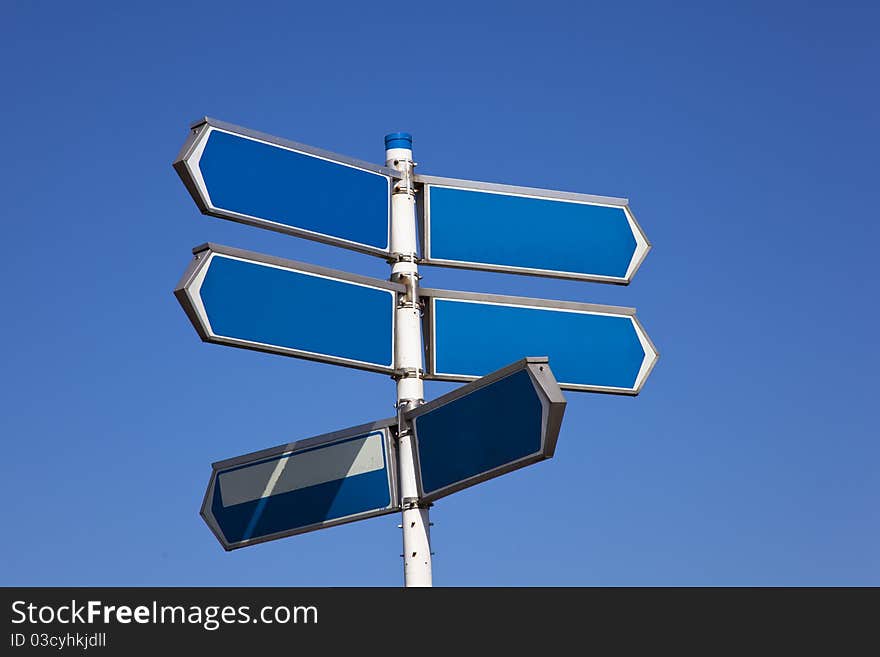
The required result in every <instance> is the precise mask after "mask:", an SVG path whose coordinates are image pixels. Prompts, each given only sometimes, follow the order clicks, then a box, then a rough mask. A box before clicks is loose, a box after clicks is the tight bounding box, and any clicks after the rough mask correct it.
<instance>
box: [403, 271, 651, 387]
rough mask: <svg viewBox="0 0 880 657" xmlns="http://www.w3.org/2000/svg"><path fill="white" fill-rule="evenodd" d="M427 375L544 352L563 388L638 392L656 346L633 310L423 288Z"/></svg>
mask: <svg viewBox="0 0 880 657" xmlns="http://www.w3.org/2000/svg"><path fill="white" fill-rule="evenodd" d="M420 294H422V295H423V297H424V298H425V325H426V326H425V335H426V342H427V372H426V376H425V378H428V379H438V380H445V381H470V380H473V379H476V378H478V377H480V376H483V375H485V374H487V373H489V372H491V371H493V370H494V369H496V368H497V367H500V366H501V365H503V364H504V363H506V362H510V361H511V360H513V359H515V358H517V357H520V356H521V355H522V354H534V353H543V354H547V355H548V356H549V357H550V361H551V362H552V363H553V370H554V373H555V375H556V378H557V380H558V381H559V385H560V387H561V388H562V389H564V390H584V391H592V392H607V393H616V394H624V395H636V394H638V393H639V391H640V390H641V388H642V385H643V384H644V382H645V379H646V378H647V377H648V374H649V373H650V372H651V369H652V368H653V367H654V364H655V363H656V361H657V357H658V354H657V350H656V349H655V347H654V345H653V344H652V343H651V340H650V339H649V338H648V335H647V334H646V333H645V330H644V329H643V328H642V326H641V324H640V323H639V321H638V319H636V316H635V310H634V309H632V308H618V307H615V306H599V305H593V304H586V303H571V302H563V301H549V300H546V299H527V298H523V297H507V296H501V295H494V294H473V293H469V292H451V291H445V290H430V289H427V288H422V289H421V290H420Z"/></svg>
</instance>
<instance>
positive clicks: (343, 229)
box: [174, 119, 395, 256]
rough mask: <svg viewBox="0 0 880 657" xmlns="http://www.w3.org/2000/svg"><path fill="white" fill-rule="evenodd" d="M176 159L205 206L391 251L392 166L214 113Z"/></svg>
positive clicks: (253, 221) (302, 233) (243, 219)
mask: <svg viewBox="0 0 880 657" xmlns="http://www.w3.org/2000/svg"><path fill="white" fill-rule="evenodd" d="M193 130H194V131H193V134H192V135H191V136H190V139H189V140H188V141H187V143H186V144H185V145H184V147H183V150H182V151H181V153H180V155H179V156H178V159H177V161H176V162H175V163H174V168H175V169H176V170H177V172H178V174H179V175H180V177H181V179H182V180H183V182H184V184H185V185H186V187H187V189H188V190H189V191H190V194H192V196H193V199H194V200H195V202H196V204H197V205H198V206H199V208H200V209H201V211H202V212H204V213H205V214H209V215H212V216H215V217H220V218H222V219H231V220H232V221H238V222H240V223H245V224H250V225H253V226H258V227H260V228H268V229H270V230H275V231H279V232H283V233H289V234H292V235H297V236H299V237H306V238H308V239H314V240H317V241H321V242H326V243H328V244H334V245H336V246H343V247H346V248H350V249H354V250H356V251H361V252H364V253H370V254H374V255H380V256H387V253H388V234H389V233H388V231H389V217H390V205H389V204H390V201H389V199H390V185H391V179H392V177H393V176H394V174H395V172H394V171H392V170H391V169H386V168H385V167H380V166H377V165H374V164H369V163H366V162H360V161H357V160H354V159H352V158H348V157H345V156H342V155H337V154H335V153H329V152H327V151H322V150H319V149H316V148H313V147H310V146H306V145H304V144H297V143H295V142H290V141H286V140H284V139H279V138H278V137H272V136H270V135H263V134H260V133H255V132H253V131H250V130H247V129H246V128H240V127H238V126H232V125H229V124H226V123H221V122H219V121H214V120H213V119H206V120H205V121H204V122H202V123H200V124H197V125H196V126H194V128H193Z"/></svg>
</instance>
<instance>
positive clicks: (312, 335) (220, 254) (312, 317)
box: [175, 244, 402, 373]
mask: <svg viewBox="0 0 880 657" xmlns="http://www.w3.org/2000/svg"><path fill="white" fill-rule="evenodd" d="M399 289H402V288H401V286H399V285H396V284H393V283H388V282H386V281H379V280H376V279H371V278H366V277H362V276H356V275H354V274H346V273H343V272H337V271H334V270H330V269H325V268H323V267H316V266H313V265H307V264H304V263H297V262H293V261H289V260H283V259H280V258H272V257H270V256H264V255H260V254H257V253H251V252H248V251H242V250H240V249H233V248H229V247H222V246H218V245H211V244H209V245H205V246H204V247H201V250H199V251H198V252H197V253H196V258H195V260H194V261H193V263H192V264H191V265H190V267H189V269H188V270H187V272H186V273H185V274H184V277H183V279H182V280H181V281H180V283H179V285H178V288H177V289H176V290H175V295H176V296H177V298H178V300H179V301H180V303H181V305H182V306H183V308H184V310H185V311H186V313H187V315H188V316H189V318H190V321H192V323H193V326H195V328H196V331H198V333H199V335H200V336H201V338H202V339H203V340H205V341H206V342H215V343H219V344H225V345H230V346H234V347H244V348H246V349H255V350H257V351H267V352H270V353H276V354H283V355H287V356H296V357H298V358H306V359H309V360H317V361H322V362H328V363H334V364H337V365H346V366H349V367H355V368H359V369H365V370H371V371H378V372H385V373H390V372H391V371H392V370H393V358H394V348H393V336H394V309H395V292H396V291H398V290H399Z"/></svg>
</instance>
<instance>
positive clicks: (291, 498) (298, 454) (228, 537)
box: [201, 418, 400, 550]
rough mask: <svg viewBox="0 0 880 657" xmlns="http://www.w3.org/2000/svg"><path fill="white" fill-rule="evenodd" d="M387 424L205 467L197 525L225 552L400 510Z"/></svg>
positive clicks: (279, 447)
mask: <svg viewBox="0 0 880 657" xmlns="http://www.w3.org/2000/svg"><path fill="white" fill-rule="evenodd" d="M394 422H396V420H395V419H394V418H391V419H389V420H383V421H381V422H375V423H372V424H366V425H360V426H357V427H352V428H351V429H345V430H343V431H337V432H334V433H331V434H325V435H323V436H317V437H315V438H310V439H308V440H301V441H298V442H295V443H290V444H287V445H280V446H278V447H274V448H271V449H267V450H263V451H260V452H254V453H252V454H246V455H244V456H240V457H238V458H234V459H229V460H226V461H220V462H219V463H215V464H214V465H213V471H212V473H211V480H210V482H209V483H208V490H207V492H206V493H205V499H204V502H203V503H202V512H201V513H202V517H203V518H204V519H205V521H206V522H207V523H208V526H209V527H210V528H211V530H212V531H213V532H214V534H215V536H216V537H217V539H218V540H219V541H220V543H221V544H222V545H223V547H224V548H226V549H227V550H233V549H235V548H240V547H245V546H248V545H253V544H254V543H261V542H263V541H270V540H273V539H276V538H283V537H285V536H292V535H294V534H302V533H304V532H308V531H313V530H315V529H322V528H324V527H332V526H334V525H340V524H343V523H347V522H352V521H355V520H361V519H363V518H371V517H373V516H379V515H384V514H386V513H393V512H394V511H399V510H400V503H399V501H398V494H397V478H396V473H397V465H396V464H397V460H396V456H395V453H394V447H393V444H392V442H391V435H390V432H389V426H390V425H391V424H393V423H394Z"/></svg>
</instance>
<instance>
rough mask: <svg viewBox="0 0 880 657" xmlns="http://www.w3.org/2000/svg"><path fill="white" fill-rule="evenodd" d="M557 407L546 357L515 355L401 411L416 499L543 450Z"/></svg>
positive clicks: (549, 443) (554, 428) (523, 462)
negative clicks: (411, 442) (410, 440)
mask: <svg viewBox="0 0 880 657" xmlns="http://www.w3.org/2000/svg"><path fill="white" fill-rule="evenodd" d="M564 412H565V397H563V395H562V391H561V390H560V389H559V386H558V385H557V383H556V380H555V378H554V377H553V373H552V372H551V371H550V366H549V363H548V360H547V358H526V359H523V360H521V361H519V362H516V363H514V364H513V365H509V366H507V367H504V368H502V369H501V370H498V371H497V372H493V373H492V374H489V375H487V376H485V377H483V378H482V379H480V380H478V381H474V382H473V383H470V384H468V385H466V386H462V387H461V388H459V389H458V390H454V391H453V392H451V393H449V394H447V395H443V396H442V397H439V398H438V399H435V400H434V401H432V402H429V403H427V404H424V405H422V406H419V407H418V408H416V409H414V410H412V411H408V412H407V413H406V417H407V419H408V420H410V421H412V426H413V432H414V436H415V444H416V454H417V457H416V458H417V462H418V469H417V474H418V477H417V481H418V485H419V497H420V499H421V500H422V501H431V500H435V499H437V498H440V497H443V496H445V495H449V494H450V493H454V492H455V491H458V490H461V489H462V488H465V487H467V486H473V485H474V484H478V483H480V482H482V481H486V480H487V479H491V478H493V477H498V476H500V475H502V474H504V473H506V472H510V471H512V470H516V469H518V468H522V467H525V466H527V465H531V464H532V463H536V462H538V461H543V460H544V459H548V458H550V457H551V456H553V451H554V450H555V449H556V439H557V437H558V435H559V428H560V426H561V424H562V416H563V413H564Z"/></svg>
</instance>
